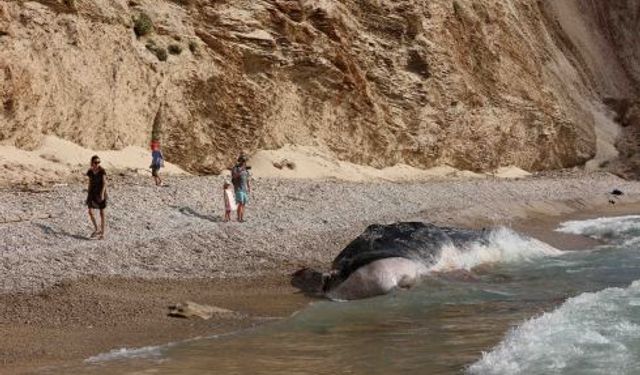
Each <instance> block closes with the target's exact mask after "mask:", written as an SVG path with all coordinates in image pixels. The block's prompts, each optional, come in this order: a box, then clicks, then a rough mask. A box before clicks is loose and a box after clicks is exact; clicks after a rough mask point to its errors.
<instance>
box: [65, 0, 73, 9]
mask: <svg viewBox="0 0 640 375" xmlns="http://www.w3.org/2000/svg"><path fill="white" fill-rule="evenodd" d="M64 5H66V6H67V8H71V9H76V0H64Z"/></svg>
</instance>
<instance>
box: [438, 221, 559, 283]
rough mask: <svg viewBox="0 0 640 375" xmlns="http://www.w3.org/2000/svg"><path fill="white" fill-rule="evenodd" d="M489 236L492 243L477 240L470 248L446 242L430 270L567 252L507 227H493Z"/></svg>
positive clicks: (520, 260) (453, 268) (519, 259)
mask: <svg viewBox="0 0 640 375" xmlns="http://www.w3.org/2000/svg"><path fill="white" fill-rule="evenodd" d="M487 239H488V243H478V242H473V243H470V244H469V246H468V248H467V249H459V248H457V247H455V246H453V244H445V245H444V246H443V248H442V252H441V254H440V258H439V259H438V260H437V261H436V263H435V264H434V265H433V266H432V267H430V270H431V271H437V272H443V271H452V270H458V269H464V270H470V269H471V268H473V267H476V266H479V265H481V264H487V263H511V262H524V261H529V260H533V259H539V258H542V257H547V256H556V255H560V254H562V253H563V252H562V251H560V250H558V249H556V248H554V247H553V246H550V245H548V244H546V243H544V242H542V241H538V240H536V239H534V238H530V237H524V236H522V235H520V234H518V233H516V232H514V231H512V230H511V229H508V228H504V227H501V228H497V229H494V230H492V231H491V232H490V233H489V234H488V237H487Z"/></svg>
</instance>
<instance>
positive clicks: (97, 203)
mask: <svg viewBox="0 0 640 375" xmlns="http://www.w3.org/2000/svg"><path fill="white" fill-rule="evenodd" d="M87 177H89V188H88V189H87V202H86V203H87V207H88V208H89V218H91V223H92V224H93V229H94V230H93V233H91V238H95V237H98V239H101V240H102V239H104V223H105V217H104V210H105V209H106V208H107V172H106V171H105V170H104V169H103V168H102V167H101V166H100V158H99V157H98V156H97V155H94V156H93V157H91V168H89V170H88V171H87ZM94 209H97V210H100V229H98V224H97V223H96V218H95V217H94V216H93V210H94Z"/></svg>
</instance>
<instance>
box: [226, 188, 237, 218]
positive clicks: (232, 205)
mask: <svg viewBox="0 0 640 375" xmlns="http://www.w3.org/2000/svg"><path fill="white" fill-rule="evenodd" d="M222 188H223V189H224V221H225V222H227V221H229V220H231V211H235V210H237V209H238V205H237V204H236V197H235V194H234V192H233V189H232V188H231V184H230V183H228V182H227V181H225V182H224V184H223V185H222Z"/></svg>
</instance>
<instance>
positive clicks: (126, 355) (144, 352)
mask: <svg viewBox="0 0 640 375" xmlns="http://www.w3.org/2000/svg"><path fill="white" fill-rule="evenodd" d="M171 345H172V344H168V345H163V346H145V347H142V348H120V349H114V350H112V351H110V352H107V353H101V354H98V355H95V356H93V357H89V358H87V359H85V360H84V361H85V362H86V363H99V362H108V361H113V360H118V359H155V358H160V357H161V356H162V350H163V349H166V348H167V347H169V346H171Z"/></svg>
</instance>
